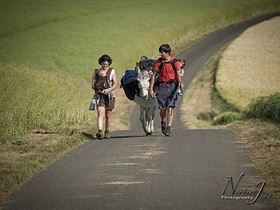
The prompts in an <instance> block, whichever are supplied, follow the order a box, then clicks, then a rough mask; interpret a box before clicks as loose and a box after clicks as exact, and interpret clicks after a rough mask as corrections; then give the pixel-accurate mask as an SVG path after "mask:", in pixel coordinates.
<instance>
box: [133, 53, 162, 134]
mask: <svg viewBox="0 0 280 210" xmlns="http://www.w3.org/2000/svg"><path fill="white" fill-rule="evenodd" d="M154 63H155V60H152V59H148V58H147V57H146V56H142V57H141V58H140V61H139V63H136V69H137V71H138V76H137V81H138V88H139V92H138V94H136V95H135V98H134V101H135V103H136V104H138V105H139V106H140V121H141V123H142V128H143V130H144V132H145V134H146V136H150V135H152V133H153V132H154V117H155V111H156V109H157V106H158V105H157V100H156V98H153V97H151V96H150V94H149V88H150V78H151V76H152V74H153V66H154Z"/></svg>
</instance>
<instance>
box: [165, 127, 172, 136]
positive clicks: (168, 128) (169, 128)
mask: <svg viewBox="0 0 280 210" xmlns="http://www.w3.org/2000/svg"><path fill="white" fill-rule="evenodd" d="M164 135H165V136H171V126H167V128H166V132H165V134H164Z"/></svg>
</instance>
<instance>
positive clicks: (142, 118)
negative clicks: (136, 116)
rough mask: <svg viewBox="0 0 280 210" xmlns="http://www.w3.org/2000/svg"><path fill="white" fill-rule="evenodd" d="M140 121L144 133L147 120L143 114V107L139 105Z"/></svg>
mask: <svg viewBox="0 0 280 210" xmlns="http://www.w3.org/2000/svg"><path fill="white" fill-rule="evenodd" d="M140 121H141V123H142V128H143V130H144V132H145V133H146V132H147V130H146V128H147V120H146V116H145V107H143V106H140Z"/></svg>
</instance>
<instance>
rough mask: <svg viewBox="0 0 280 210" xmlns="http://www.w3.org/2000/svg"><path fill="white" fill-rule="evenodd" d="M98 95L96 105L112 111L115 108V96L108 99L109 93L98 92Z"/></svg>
mask: <svg viewBox="0 0 280 210" xmlns="http://www.w3.org/2000/svg"><path fill="white" fill-rule="evenodd" d="M98 95H99V102H98V104H97V107H105V109H106V110H108V111H112V110H113V109H114V108H115V101H116V99H115V97H113V98H111V99H110V100H109V95H104V94H98Z"/></svg>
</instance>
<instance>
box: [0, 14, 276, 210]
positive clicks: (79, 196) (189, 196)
mask: <svg viewBox="0 0 280 210" xmlns="http://www.w3.org/2000/svg"><path fill="white" fill-rule="evenodd" d="M267 18H268V17H263V18H257V19H254V20H252V21H249V22H245V23H242V24H238V25H234V26H231V27H228V28H226V29H223V30H220V31H217V32H215V33H212V34H210V35H209V36H207V37H205V38H204V39H203V40H201V41H200V42H198V43H197V44H195V45H193V46H192V47H190V48H187V49H186V50H184V51H183V52H182V53H180V55H179V57H183V58H185V59H186V60H188V61H189V65H188V67H189V68H188V71H187V74H186V78H184V80H185V82H187V84H189V82H190V81H191V79H192V77H193V76H194V75H195V72H196V71H197V70H198V69H199V68H200V67H201V66H202V65H203V63H205V62H206V60H207V59H208V58H209V57H210V56H211V55H212V54H213V53H215V52H216V51H217V50H218V49H220V47H221V46H223V45H224V44H225V43H227V42H229V41H230V40H232V39H234V38H235V37H236V36H238V35H239V34H240V33H241V32H242V31H243V30H244V29H246V28H247V27H249V26H250V25H253V24H255V23H257V22H260V21H262V20H263V19H267ZM186 86H187V85H186ZM131 120H132V130H128V131H118V132H114V133H113V138H112V139H110V140H104V141H99V140H96V139H93V138H88V139H87V140H86V142H85V143H84V144H83V145H81V146H80V147H78V148H77V149H75V150H73V151H71V152H69V153H68V154H66V155H65V156H64V157H63V158H61V159H60V160H58V161H57V162H55V163H54V164H52V165H51V166H49V168H48V169H47V170H45V171H43V172H42V173H40V174H38V175H36V176H34V178H33V179H31V180H30V181H29V182H27V183H26V184H24V186H23V187H22V188H21V189H20V190H19V191H18V192H15V193H14V194H13V195H12V196H11V197H10V198H9V199H8V201H7V202H6V204H5V205H4V206H3V207H4V208H7V209H28V210H32V209H34V210H35V209H36V210H38V209H46V210H52V209H55V210H57V209H100V210H103V209H176V210H177V209H190V210H196V209H203V210H206V209H213V210H218V209H221V210H226V209H230V210H231V209H266V210H267V209H275V208H274V207H273V206H272V203H271V202H268V203H264V202H260V200H258V202H256V203H255V204H253V205H247V204H246V202H245V201H244V200H222V199H221V198H220V196H221V194H222V192H223V190H224V188H225V185H226V182H227V176H232V177H233V182H234V185H235V184H236V182H237V178H238V177H239V175H240V174H241V173H242V172H245V176H244V178H242V179H241V182H240V186H239V187H238V190H239V191H240V190H243V191H244V190H251V191H256V190H257V189H259V188H257V187H256V183H257V181H259V178H258V177H257V176H256V175H257V171H256V170H255V169H254V167H252V165H250V164H249V161H248V157H247V155H246V154H247V150H246V148H244V147H243V145H241V144H239V143H238V139H237V136H235V135H234V134H233V133H231V132H230V131H227V130H188V129H185V128H183V127H182V124H181V123H180V118H179V113H178V112H177V113H176V118H175V125H176V129H174V130H173V136H172V137H164V136H162V135H161V134H160V131H159V129H158V128H157V131H156V134H155V135H154V136H152V137H145V136H144V135H143V131H142V130H141V129H140V123H139V120H138V115H137V111H136V112H134V115H133V116H132V119H131ZM264 191H265V188H264ZM230 194H231V190H230V188H227V191H226V195H230Z"/></svg>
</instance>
